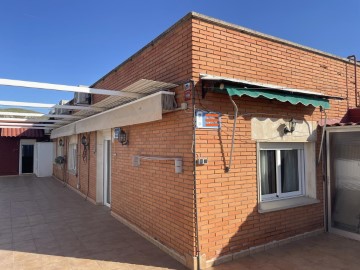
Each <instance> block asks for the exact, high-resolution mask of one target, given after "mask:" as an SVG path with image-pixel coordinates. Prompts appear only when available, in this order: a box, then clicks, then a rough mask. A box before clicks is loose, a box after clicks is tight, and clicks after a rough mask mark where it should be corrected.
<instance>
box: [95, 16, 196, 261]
mask: <svg viewBox="0 0 360 270" xmlns="http://www.w3.org/2000/svg"><path fill="white" fill-rule="evenodd" d="M190 78H191V22H190V20H187V21H184V22H183V24H180V25H177V26H175V27H174V28H173V29H172V30H171V31H170V32H168V33H167V34H165V35H164V36H163V37H162V38H161V39H160V40H158V41H155V42H154V43H153V44H152V45H150V46H149V47H147V48H145V49H144V50H142V51H141V52H140V53H138V54H137V55H136V56H134V57H132V59H131V60H129V61H128V62H126V63H125V64H122V65H121V66H120V67H119V68H117V70H116V71H113V72H111V73H110V74H109V75H108V76H107V77H106V78H105V79H103V80H100V81H99V82H98V83H96V84H95V85H94V87H98V88H105V89H123V88H125V87H126V86H128V85H130V84H132V83H134V82H136V81H137V80H139V79H149V80H157V81H162V82H169V83H181V82H184V81H187V80H189V79H190ZM181 90H182V87H179V88H178V89H177V91H176V93H177V94H178V95H177V101H178V103H179V104H180V103H181V101H182V100H183V96H182V91H181ZM102 98H103V97H102V96H95V97H94V102H98V101H100V100H101V99H102ZM191 115H192V114H191V111H190V112H177V113H169V114H164V115H163V120H161V121H156V122H151V123H148V124H140V125H134V126H128V127H122V128H124V130H125V131H126V132H127V133H128V135H129V141H130V143H129V145H128V146H122V145H121V144H119V143H118V142H113V143H112V175H111V181H112V182H111V185H112V186H111V187H112V190H111V197H112V205H111V210H112V211H113V212H114V213H116V214H118V215H120V216H121V217H123V218H125V219H126V220H128V221H130V222H131V223H132V224H134V225H136V226H137V227H139V228H141V229H142V230H143V231H145V232H146V233H148V234H149V235H150V236H152V237H154V238H155V239H157V240H158V241H159V242H161V243H163V244H165V245H166V246H167V247H170V248H171V249H174V250H175V251H177V252H178V253H179V254H181V255H184V256H186V255H188V256H190V257H192V256H193V255H194V247H193V246H194V238H193V234H194V226H193V224H194V223H193V199H192V198H193V188H192V185H193V174H192V172H193V170H192V154H191V143H192V142H191V139H192V118H191ZM134 155H149V156H168V157H174V156H176V157H182V158H183V162H184V166H183V169H184V172H183V173H181V174H175V166H174V161H149V160H142V161H141V166H140V167H133V166H132V157H133V156H134Z"/></svg>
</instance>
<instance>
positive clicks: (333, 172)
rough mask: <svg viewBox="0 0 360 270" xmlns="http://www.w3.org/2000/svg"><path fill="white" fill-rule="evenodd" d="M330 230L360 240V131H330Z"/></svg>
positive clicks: (328, 140) (328, 139) (328, 138)
mask: <svg viewBox="0 0 360 270" xmlns="http://www.w3.org/2000/svg"><path fill="white" fill-rule="evenodd" d="M327 142H328V147H327V149H328V152H329V154H328V160H327V162H328V164H327V168H328V224H329V231H330V232H334V233H337V234H340V235H343V236H346V237H349V238H352V239H357V240H360V131H354V130H352V129H332V130H329V131H328V136H327Z"/></svg>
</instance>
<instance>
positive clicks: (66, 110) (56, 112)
mask: <svg viewBox="0 0 360 270" xmlns="http://www.w3.org/2000/svg"><path fill="white" fill-rule="evenodd" d="M55 114H70V110H68V109H63V108H55Z"/></svg>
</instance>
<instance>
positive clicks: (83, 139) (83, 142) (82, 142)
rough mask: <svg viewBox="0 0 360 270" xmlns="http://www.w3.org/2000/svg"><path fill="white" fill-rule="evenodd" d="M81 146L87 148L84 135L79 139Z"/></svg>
mask: <svg viewBox="0 0 360 270" xmlns="http://www.w3.org/2000/svg"><path fill="white" fill-rule="evenodd" d="M81 144H82V145H83V146H88V140H87V138H86V136H85V135H83V136H82V137H81Z"/></svg>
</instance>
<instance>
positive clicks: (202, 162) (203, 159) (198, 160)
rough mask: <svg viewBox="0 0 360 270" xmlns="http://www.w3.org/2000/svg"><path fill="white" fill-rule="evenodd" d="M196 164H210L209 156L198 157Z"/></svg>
mask: <svg viewBox="0 0 360 270" xmlns="http://www.w3.org/2000/svg"><path fill="white" fill-rule="evenodd" d="M196 164H197V165H206V164H208V159H207V158H202V157H201V158H198V159H197V160H196Z"/></svg>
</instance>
